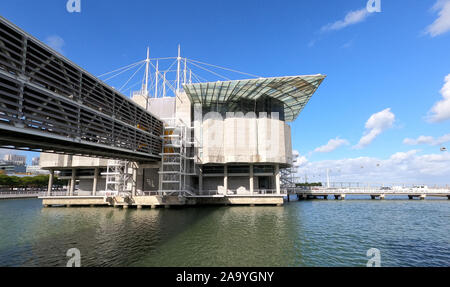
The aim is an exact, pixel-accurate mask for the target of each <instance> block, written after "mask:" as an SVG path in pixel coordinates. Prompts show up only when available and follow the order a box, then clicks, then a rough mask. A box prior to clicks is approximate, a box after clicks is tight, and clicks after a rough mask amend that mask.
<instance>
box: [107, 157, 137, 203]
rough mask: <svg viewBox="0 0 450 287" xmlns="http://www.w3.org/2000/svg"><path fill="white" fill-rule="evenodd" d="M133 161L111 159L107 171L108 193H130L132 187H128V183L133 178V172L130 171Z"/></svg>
mask: <svg viewBox="0 0 450 287" xmlns="http://www.w3.org/2000/svg"><path fill="white" fill-rule="evenodd" d="M130 165H131V163H130V162H128V161H122V160H110V161H108V167H107V171H106V173H103V174H102V175H106V193H107V194H108V195H115V196H117V195H125V194H126V195H129V194H131V189H130V188H129V187H128V183H129V181H130V180H132V177H133V175H132V173H130Z"/></svg>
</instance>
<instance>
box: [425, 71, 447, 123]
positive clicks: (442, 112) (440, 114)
mask: <svg viewBox="0 0 450 287" xmlns="http://www.w3.org/2000/svg"><path fill="white" fill-rule="evenodd" d="M441 95H442V98H443V99H442V100H441V101H439V102H437V103H436V104H435V105H434V107H433V108H432V109H431V110H430V114H431V115H430V116H429V117H428V120H429V121H430V122H443V121H445V120H448V119H450V74H448V75H447V76H446V77H445V84H444V86H443V87H442V89H441Z"/></svg>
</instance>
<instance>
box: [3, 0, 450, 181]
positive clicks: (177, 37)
mask: <svg viewBox="0 0 450 287" xmlns="http://www.w3.org/2000/svg"><path fill="white" fill-rule="evenodd" d="M66 2H67V1H66V0H45V1H44V0H41V1H29V0H3V1H1V2H0V14H1V15H2V16H4V17H6V18H7V19H9V20H10V21H12V22H13V23H15V24H16V25H18V26H19V27H21V28H22V29H24V30H25V31H27V32H29V33H30V34H32V35H34V36H36V37H37V38H39V39H41V40H42V41H45V42H47V43H49V44H52V45H53V47H55V48H57V49H60V50H61V51H62V52H63V54H64V55H65V56H67V57H68V58H69V59H71V60H72V61H74V62H75V63H77V64H78V65H80V66H81V67H83V68H85V69H86V70H88V71H89V72H91V73H92V74H94V75H99V74H102V73H104V72H107V71H111V70H113V69H115V68H118V67H121V66H124V65H127V64H130V63H133V62H136V61H139V60H141V59H143V57H144V56H145V49H146V47H147V46H150V47H151V53H152V55H154V56H158V57H166V56H176V53H177V45H178V44H181V45H182V52H183V56H186V57H188V58H192V59H196V60H201V61H205V62H208V63H213V64H217V65H220V66H226V67H231V68H234V69H237V70H241V71H245V72H248V73H251V74H256V75H260V76H267V77H269V76H286V75H301V74H317V73H321V74H326V75H327V76H328V77H327V79H326V80H325V81H324V83H323V85H322V86H321V87H320V88H319V90H318V92H317V94H316V95H315V96H314V97H313V98H312V100H311V102H310V103H309V105H308V106H307V107H306V109H305V110H304V111H303V113H302V114H301V116H300V117H299V118H298V120H297V121H296V122H295V123H293V124H292V130H293V146H294V149H296V150H298V151H299V153H300V154H301V156H302V168H303V170H302V171H301V172H300V173H301V174H303V173H305V172H311V171H310V170H317V172H315V173H318V174H323V169H324V168H326V167H330V168H331V169H334V170H339V174H340V175H339V176H340V177H342V179H349V180H350V179H351V178H353V177H354V179H353V180H354V181H358V180H359V179H365V178H366V177H369V176H368V174H369V172H366V171H367V170H368V169H369V167H368V166H371V168H372V167H373V166H377V167H379V165H381V166H389V168H390V169H396V170H397V171H396V173H395V176H393V177H392V180H408V181H415V180H423V181H433V182H438V183H444V182H446V180H447V178H450V176H449V175H450V156H449V155H448V153H443V152H441V151H440V148H441V147H442V146H446V144H447V145H449V146H450V144H449V143H448V142H449V141H450V138H442V140H443V141H445V140H446V141H445V142H444V143H441V142H442V141H441V142H439V140H438V139H439V138H441V137H443V136H445V135H448V134H450V120H449V119H448V118H446V115H448V114H449V113H450V112H449V111H448V109H449V108H450V106H449V105H448V102H446V101H443V97H444V95H446V94H445V93H441V92H440V91H441V89H443V87H444V84H445V79H446V76H447V75H449V74H450V57H449V50H450V49H449V48H450V3H449V2H450V1H448V0H439V1H438V0H430V1H423V0H395V1H394V0H381V8H382V11H381V12H380V13H368V12H367V10H365V7H366V4H367V0H347V1H332V0H321V1H242V0H241V1H233V0H227V1H138V0H129V1H106V0H81V3H82V11H81V13H68V12H67V11H66ZM433 7H434V8H433ZM433 23H434V25H433ZM449 81H450V80H449ZM449 93H450V92H449ZM449 97H450V95H449ZM440 101H442V103H441V104H440V107H439V112H440V114H439V115H438V116H440V117H439V120H440V121H439V122H436V121H434V122H432V121H430V116H431V115H432V112H431V110H432V108H433V107H434V106H435V105H436V104H437V103H438V102H440ZM389 109H390V110H389ZM380 112H382V113H381V114H380ZM377 114H378V116H374V121H375V122H374V123H373V124H372V125H371V126H372V127H375V128H372V129H366V123H367V121H368V120H369V118H371V117H372V116H373V115H377ZM371 131H372V135H376V136H375V137H373V138H371V140H369V143H368V144H365V145H364V146H363V147H361V146H360V148H356V146H357V145H358V143H359V141H360V140H361V138H362V137H363V136H364V135H366V134H370V132H371ZM420 136H423V138H422V140H421V141H420V143H421V144H418V145H413V143H416V142H414V141H413V140H414V139H418V138H419V137H420ZM425 137H426V138H425ZM430 137H434V139H431V138H430ZM407 138H409V139H410V140H409V141H406V142H407V143H409V144H405V142H404V141H405V139H407ZM332 139H337V140H336V141H334V142H331V143H330V145H327V143H329V141H330V140H332ZM366 139H367V138H366ZM437 142H439V144H437ZM433 144H434V145H433ZM325 146H326V147H325ZM321 147H322V148H321ZM315 151H316V152H315ZM319 151H322V152H319ZM399 153H400V154H399ZM433 155H435V157H432V156H433ZM397 157H399V158H402V160H401V162H400V163H398V164H395V163H394V162H395V159H397ZM403 158H404V159H403ZM30 160H31V157H30ZM375 163H377V164H375ZM353 165H354V166H353ZM364 165H366V166H364ZM342 166H344V167H345V168H349V166H352V168H351V169H349V171H348V173H349V174H345V175H344V174H343V173H344V172H343V169H344V168H343V167H342ZM402 166H406V167H408V168H410V169H411V170H408V172H405V171H404V170H403V169H402ZM424 166H426V167H427V169H426V170H425V169H424V168H423V167H424ZM361 167H364V168H361ZM359 169H361V170H359ZM376 170H377V169H375V170H371V171H370V177H371V178H376V179H377V180H378V178H380V180H381V179H383V178H385V177H386V175H390V174H391V173H390V172H388V171H387V170H386V171H383V172H378V171H376ZM412 170H413V171H414V172H413V173H410V172H412ZM435 170H439V172H437V171H435ZM337 173H338V172H337V171H336V172H335V174H337ZM336 177H337V175H336ZM389 179H390V178H389ZM447 182H448V183H450V180H447Z"/></svg>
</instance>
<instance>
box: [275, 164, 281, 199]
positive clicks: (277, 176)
mask: <svg viewBox="0 0 450 287" xmlns="http://www.w3.org/2000/svg"><path fill="white" fill-rule="evenodd" d="M275 186H276V189H277V194H281V174H280V165H279V164H277V165H275Z"/></svg>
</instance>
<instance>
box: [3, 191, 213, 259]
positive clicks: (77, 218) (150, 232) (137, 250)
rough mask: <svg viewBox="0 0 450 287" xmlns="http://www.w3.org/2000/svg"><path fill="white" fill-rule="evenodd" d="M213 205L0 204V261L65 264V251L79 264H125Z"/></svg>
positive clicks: (171, 235) (179, 231) (185, 227)
mask: <svg viewBox="0 0 450 287" xmlns="http://www.w3.org/2000/svg"><path fill="white" fill-rule="evenodd" d="M213 210H214V209H211V208H184V209H170V210H165V209H157V210H147V209H144V210H133V209H130V210H122V209H112V208H47V209H43V208H42V206H41V201H38V200H34V201H15V202H11V201H10V202H2V203H1V204H0V216H1V219H0V228H1V230H2V234H1V235H0V266H65V265H66V263H67V260H68V258H67V257H66V252H67V250H69V249H71V248H77V249H79V250H80V251H81V257H82V265H83V266H129V265H132V264H134V263H136V262H138V261H139V260H140V259H141V258H142V257H143V256H145V255H146V254H148V253H149V252H151V251H152V250H154V249H156V248H157V246H158V245H159V244H160V243H161V242H167V241H170V239H171V238H172V237H176V236H177V234H179V233H182V232H183V231H184V230H185V229H187V228H190V226H191V225H192V224H195V222H196V221H198V220H201V219H202V218H204V217H208V216H209V214H210V213H211V212H213Z"/></svg>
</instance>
